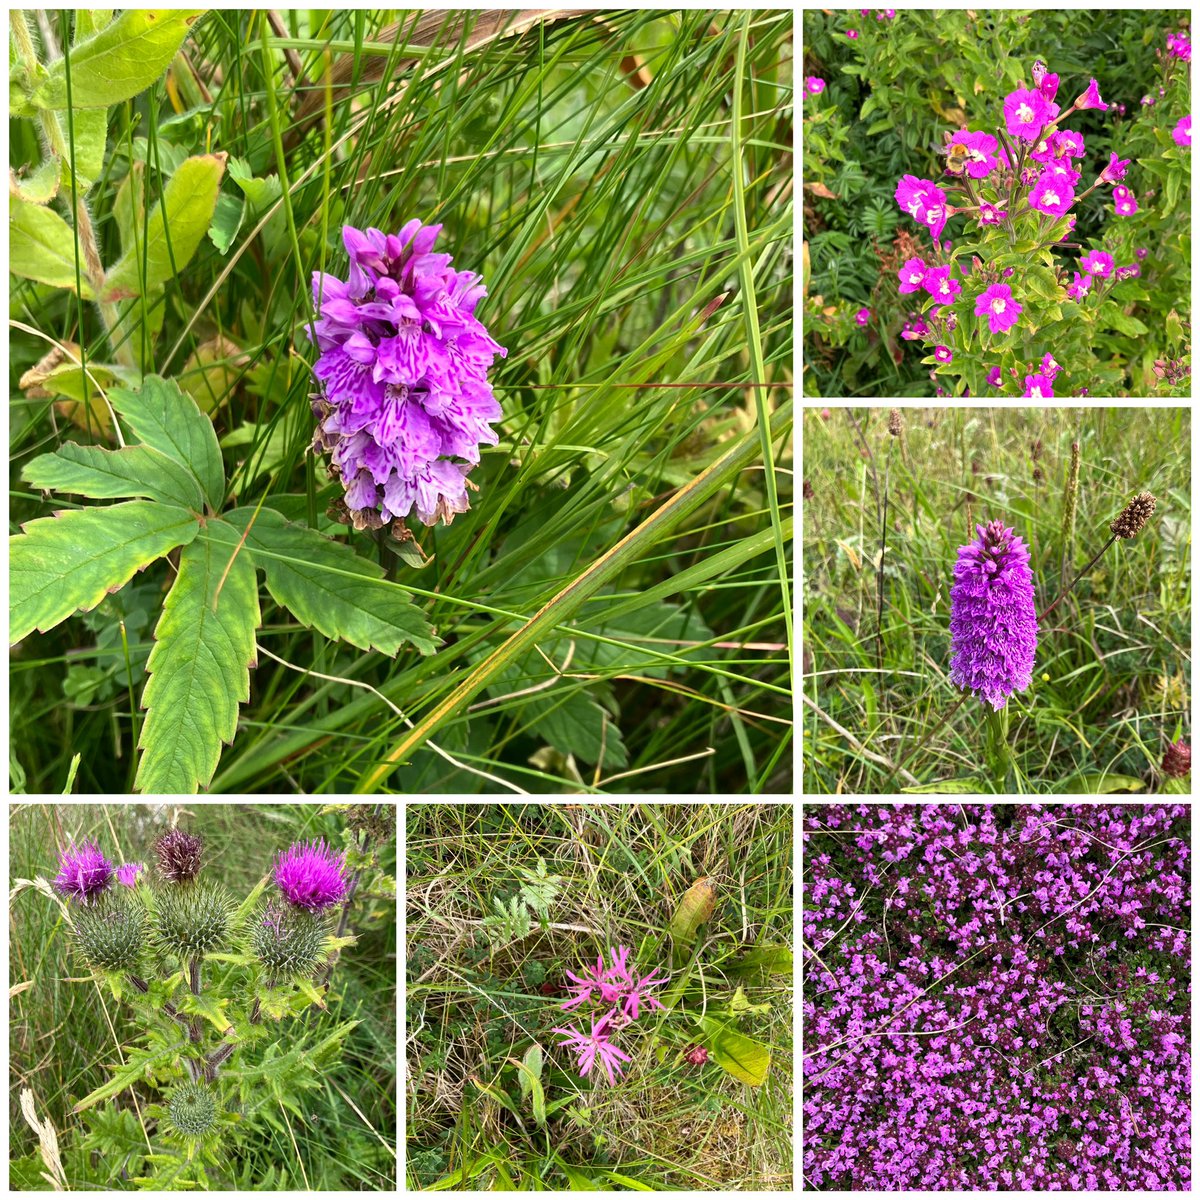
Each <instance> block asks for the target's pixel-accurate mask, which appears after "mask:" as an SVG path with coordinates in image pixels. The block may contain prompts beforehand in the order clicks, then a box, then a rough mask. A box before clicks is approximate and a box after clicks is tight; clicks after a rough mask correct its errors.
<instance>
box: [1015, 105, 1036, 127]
mask: <svg viewBox="0 0 1200 1200" xmlns="http://www.w3.org/2000/svg"><path fill="white" fill-rule="evenodd" d="M1017 120H1018V121H1020V122H1021V124H1022V125H1030V124H1032V123H1033V109H1032V108H1030V107H1029V105H1028V104H1019V105H1017Z"/></svg>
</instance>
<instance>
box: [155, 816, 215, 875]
mask: <svg viewBox="0 0 1200 1200" xmlns="http://www.w3.org/2000/svg"><path fill="white" fill-rule="evenodd" d="M203 849H204V843H203V842H202V841H201V840H200V838H198V837H196V835H195V834H192V833H184V831H183V830H182V829H170V830H168V831H167V832H166V833H164V834H161V835H160V836H159V837H158V838H156V839H155V841H154V853H155V855H157V857H158V873H159V874H160V875H161V876H162V877H163V879H165V880H166V881H167V882H168V883H183V882H186V881H187V880H189V879H195V878H196V876H197V875H199V874H200V865H201V864H200V856H201V851H202V850H203Z"/></svg>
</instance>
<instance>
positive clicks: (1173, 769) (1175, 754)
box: [1162, 738, 1192, 779]
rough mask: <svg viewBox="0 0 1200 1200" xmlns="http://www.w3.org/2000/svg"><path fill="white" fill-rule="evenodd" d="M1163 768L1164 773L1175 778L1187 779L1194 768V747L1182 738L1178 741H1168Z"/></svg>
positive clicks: (1164, 752)
mask: <svg viewBox="0 0 1200 1200" xmlns="http://www.w3.org/2000/svg"><path fill="white" fill-rule="evenodd" d="M1162 769H1163V774H1164V775H1170V776H1171V778H1173V779H1185V778H1186V777H1187V776H1188V775H1190V774H1191V770H1192V747H1191V746H1190V745H1189V744H1188V743H1187V742H1185V741H1184V740H1183V738H1180V739H1179V741H1177V742H1168V743H1167V748H1166V749H1165V750H1164V751H1163V760H1162Z"/></svg>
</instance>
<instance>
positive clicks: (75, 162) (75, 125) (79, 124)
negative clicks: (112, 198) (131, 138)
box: [51, 108, 108, 194]
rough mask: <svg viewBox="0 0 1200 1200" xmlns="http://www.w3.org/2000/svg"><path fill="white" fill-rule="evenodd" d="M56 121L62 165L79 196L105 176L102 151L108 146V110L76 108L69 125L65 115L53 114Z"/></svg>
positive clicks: (63, 113)
mask: <svg viewBox="0 0 1200 1200" xmlns="http://www.w3.org/2000/svg"><path fill="white" fill-rule="evenodd" d="M51 119H52V120H55V121H57V122H58V127H59V138H60V141H61V144H62V147H63V156H62V165H63V166H64V167H65V168H66V169H67V170H68V171H69V172H70V176H69V177H70V178H71V179H72V180H74V183H75V185H76V187H77V189H78V190H79V192H80V193H81V194H82V193H84V192H86V191H87V190H88V189H89V188H90V187H91V186H92V184H93V183H95V182H96V180H97V179H99V178H100V176H101V175H103V174H104V151H105V148H106V147H107V145H108V110H107V109H103V108H86V109H80V108H77V109H75V110H74V111H73V113H72V116H71V121H70V123H69V124H68V121H67V114H66V113H65V112H62V113H55V114H53V116H52V118H51Z"/></svg>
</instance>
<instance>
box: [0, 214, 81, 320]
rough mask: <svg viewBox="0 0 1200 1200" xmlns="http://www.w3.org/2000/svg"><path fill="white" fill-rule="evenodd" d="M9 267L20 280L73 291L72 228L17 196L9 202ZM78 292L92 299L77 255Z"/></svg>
mask: <svg viewBox="0 0 1200 1200" xmlns="http://www.w3.org/2000/svg"><path fill="white" fill-rule="evenodd" d="M8 269H9V271H10V272H11V273H12V274H13V275H19V276H21V278H23V279H36V280H37V282H38V283H48V284H50V286H51V287H60V288H66V289H68V290H69V291H72V292H73V291H75V290H76V288H75V231H74V230H73V229H72V228H71V226H70V225H68V224H67V223H66V221H64V220H63V219H62V217H60V216H59V215H58V213H56V212H55V211H54V210H53V209H49V208H45V207H43V206H42V205H40V204H27V203H26V202H25V201H24V200H22V199H21V198H20V197H18V196H12V197H10V199H9V202H8ZM79 295H80V296H82V297H83V299H84V300H94V299H95V293H94V292H93V291H92V288H91V285H90V284H89V283H88V279H87V271H86V269H85V268H84V265H83V251H82V250H81V251H80V256H79Z"/></svg>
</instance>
